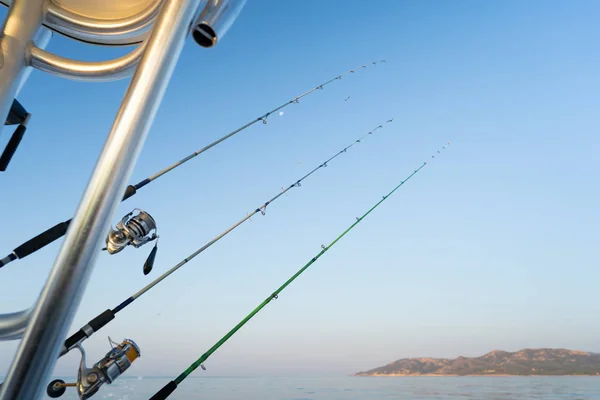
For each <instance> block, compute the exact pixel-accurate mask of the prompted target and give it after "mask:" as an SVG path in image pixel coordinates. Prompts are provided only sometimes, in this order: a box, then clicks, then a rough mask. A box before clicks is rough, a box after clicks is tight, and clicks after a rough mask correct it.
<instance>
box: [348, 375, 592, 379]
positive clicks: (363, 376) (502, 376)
mask: <svg viewBox="0 0 600 400" xmlns="http://www.w3.org/2000/svg"><path fill="white" fill-rule="evenodd" d="M350 376H353V377H359V378H365V377H366V378H368V377H395V378H397V377H419V376H422V377H438V378H439V377H498V378H507V377H513V376H515V377H524V378H528V377H532V376H543V377H557V376H560V377H565V376H590V377H598V378H600V374H594V375H592V374H556V375H544V374H529V375H516V374H465V375H458V374H352V375H350Z"/></svg>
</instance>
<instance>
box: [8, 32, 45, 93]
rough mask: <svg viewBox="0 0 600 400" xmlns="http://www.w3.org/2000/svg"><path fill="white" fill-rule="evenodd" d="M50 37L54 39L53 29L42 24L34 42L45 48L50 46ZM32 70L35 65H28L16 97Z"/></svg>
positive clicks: (40, 47)
mask: <svg viewBox="0 0 600 400" xmlns="http://www.w3.org/2000/svg"><path fill="white" fill-rule="evenodd" d="M50 39H52V31H51V30H50V29H48V28H45V27H43V26H42V27H41V28H40V30H39V31H38V33H37V34H36V35H35V36H34V38H33V43H34V44H35V46H36V47H37V48H38V49H42V50H43V49H45V48H46V46H48V42H50ZM32 70H33V67H26V68H25V71H23V75H22V76H21V81H20V82H19V87H18V88H17V91H16V92H15V97H17V96H18V95H19V93H20V92H21V89H23V86H24V85H25V82H27V78H29V75H31V71H32Z"/></svg>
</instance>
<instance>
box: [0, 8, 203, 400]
mask: <svg viewBox="0 0 600 400" xmlns="http://www.w3.org/2000/svg"><path fill="white" fill-rule="evenodd" d="M199 3H200V0H168V1H165V2H164V3H163V4H162V5H161V8H160V10H159V13H158V15H157V17H156V21H155V23H154V26H153V29H152V33H151V34H150V36H149V38H148V43H147V45H146V50H145V52H144V54H143V56H142V58H141V60H140V62H139V65H138V68H137V70H136V72H135V74H134V76H133V78H132V80H131V83H130V84H129V87H128V89H127V92H126V93H125V97H124V99H123V102H122V104H121V107H120V109H119V112H118V114H117V116H116V118H115V122H114V123H113V126H112V128H111V131H110V134H109V135H108V139H107V141H106V144H105V145H104V149H103V151H102V153H101V155H100V158H99V159H98V162H97V164H96V167H95V169H94V172H93V174H92V177H91V179H90V181H89V183H88V186H87V188H86V190H85V192H84V195H83V197H82V199H81V202H80V204H79V207H78V208H77V211H76V213H75V216H74V218H73V221H72V222H71V224H70V226H69V229H68V231H67V234H66V236H65V240H64V242H63V245H62V246H61V248H60V251H59V253H58V256H57V258H56V261H55V263H54V266H53V268H52V270H51V272H50V275H49V277H48V280H47V281H46V285H45V286H44V288H43V290H42V292H41V294H40V296H39V298H38V301H37V303H36V304H35V307H34V309H33V313H32V316H31V322H30V323H29V325H28V327H27V330H26V331H25V334H24V335H23V340H22V341H21V344H20V345H19V348H18V349H17V353H16V355H15V358H14V360H13V363H12V365H11V367H10V369H9V371H8V374H7V377H6V380H5V381H4V383H3V384H2V388H1V389H0V399H2V400H24V399H32V400H33V399H37V398H39V396H40V395H41V393H42V391H43V388H44V386H45V385H46V383H47V381H48V379H49V378H50V373H51V372H52V369H53V368H54V365H55V364H56V361H57V358H58V355H59V352H60V350H61V347H62V344H63V343H62V342H63V341H64V339H65V337H66V333H67V329H68V328H69V326H70V325H71V323H72V321H73V316H74V314H75V312H76V310H77V307H78V306H79V303H80V301H81V297H82V295H83V292H84V290H85V287H86V285H87V282H88V280H89V277H90V275H91V272H92V269H93V266H94V262H95V260H96V258H97V256H98V254H99V253H100V248H101V246H102V242H103V239H104V236H105V234H106V233H107V231H108V228H109V226H110V223H111V220H112V218H113V217H114V216H115V213H116V210H117V207H118V205H119V203H120V201H121V198H122V196H123V191H124V190H125V186H126V185H127V181H128V179H129V177H130V175H131V172H132V170H133V167H134V165H135V161H136V160H137V158H138V155H139V153H140V151H141V148H142V146H143V143H144V141H145V138H146V136H147V133H148V130H149V128H150V125H151V123H152V120H153V119H154V116H155V115H156V111H157V109H158V106H159V104H160V101H161V99H162V97H163V95H164V92H165V90H166V87H167V84H168V82H169V79H170V77H171V75H172V73H173V70H174V68H175V65H176V63H177V60H178V58H179V55H180V53H181V50H182V48H183V44H184V41H185V37H186V35H187V33H188V30H189V27H190V25H191V23H192V21H193V16H194V15H196V12H197V9H198V6H199ZM15 4H17V2H15ZM29 4H31V3H29Z"/></svg>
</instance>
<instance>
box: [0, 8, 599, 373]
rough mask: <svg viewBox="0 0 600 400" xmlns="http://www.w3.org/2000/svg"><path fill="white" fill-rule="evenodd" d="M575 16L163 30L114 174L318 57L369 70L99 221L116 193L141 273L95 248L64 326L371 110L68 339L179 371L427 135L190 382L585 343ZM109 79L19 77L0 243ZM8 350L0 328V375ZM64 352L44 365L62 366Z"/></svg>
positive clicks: (587, 214) (108, 89)
mask: <svg viewBox="0 0 600 400" xmlns="http://www.w3.org/2000/svg"><path fill="white" fill-rule="evenodd" d="M599 12H600V4H599V3H598V2H595V1H577V2H564V1H554V2H545V1H529V2H525V3H523V2H520V1H488V2H477V1H455V2H443V1H418V2H417V1H411V2H409V1H395V0H388V1H380V2H377V3H376V4H373V5H370V6H365V3H364V2H358V1H355V2H343V1H341V0H339V1H338V0H335V1H334V0H330V1H327V2H321V1H316V0H305V1H285V2H283V1H274V0H271V1H250V2H248V4H247V5H246V7H245V9H244V10H243V12H242V14H241V15H240V18H239V20H238V21H237V22H236V24H235V25H234V26H233V28H232V29H231V31H230V32H229V33H228V34H227V36H226V37H225V38H224V40H223V41H222V42H221V43H220V44H219V45H218V46H217V47H216V48H214V49H210V50H207V49H202V48H199V47H198V46H197V45H195V44H194V43H193V41H192V40H191V39H188V40H187V43H186V46H185V48H184V52H183V55H182V57H181V59H180V60H179V63H178V65H177V68H176V70H175V73H174V76H173V78H172V80H171V82H170V84H169V87H168V89H167V93H166V95H165V98H164V100H163V103H162V105H161V107H160V110H159V112H158V115H157V117H156V119H155V121H154V124H153V126H152V129H151V131H150V134H149V136H148V139H147V141H146V144H145V146H144V149H143V151H142V154H141V156H140V158H139V161H138V163H137V165H136V167H135V170H134V172H133V176H132V179H131V183H135V182H139V181H140V180H142V179H144V178H145V177H147V176H149V175H151V174H153V173H155V172H157V171H158V170H160V169H162V168H164V167H166V166H167V165H170V164H172V163H173V162H175V161H176V160H178V159H180V158H183V157H184V156H186V155H188V154H189V153H191V152H193V151H195V150H197V149H199V148H201V147H203V146H204V145H206V144H207V143H209V142H211V141H212V140H214V139H216V138H218V137H221V136H222V135H224V134H226V133H227V132H229V131H231V130H233V129H235V128H237V127H238V126H240V125H243V124H244V123H246V122H247V121H249V120H251V119H253V118H256V117H257V116H259V115H261V114H262V113H264V112H266V111H268V110H270V109H272V108H273V107H275V106H277V105H279V104H281V103H282V102H284V101H286V100H289V99H291V98H293V97H295V96H297V95H299V94H301V93H303V92H305V91H306V90H308V89H310V88H312V87H314V86H315V85H317V84H319V83H322V82H323V81H326V80H328V79H330V78H332V77H334V76H336V75H338V74H340V73H342V72H345V71H347V70H349V69H351V68H354V67H357V66H360V65H362V64H365V63H368V62H370V61H373V60H379V59H385V60H387V63H386V64H382V65H378V66H376V67H374V68H367V69H365V70H362V71H360V72H359V73H356V74H353V75H351V76H348V77H347V78H345V79H343V80H342V81H340V82H335V83H333V84H331V85H329V86H328V87H327V88H326V90H323V91H320V92H317V93H314V94H311V95H310V96H308V97H306V98H305V99H303V100H302V101H301V102H300V104H297V105H292V106H290V107H288V108H286V109H285V113H284V115H282V116H278V115H276V116H272V117H271V118H270V119H269V123H268V124H267V125H263V124H256V125H255V126H253V127H252V128H250V129H248V130H247V131H245V132H244V133H242V134H240V135H239V136H236V137H234V138H232V139H229V140H228V141H226V142H225V143H223V144H221V145H219V146H218V147H215V148H213V149H212V150H210V151H208V152H206V153H205V154H203V155H201V156H200V157H198V158H196V159H195V160H193V161H190V162H189V163H187V164H186V165H185V166H183V167H181V168H178V169H177V170H175V171H174V172H172V173H170V174H168V175H166V176H164V177H162V178H160V179H159V180H157V181H156V182H155V183H153V184H152V185H149V186H147V187H146V188H144V189H143V190H141V191H140V192H139V194H138V195H137V196H135V197H134V198H132V199H130V200H128V201H127V202H125V203H123V204H122V205H121V206H120V208H119V211H118V215H117V216H115V219H114V223H116V222H117V221H118V219H119V218H120V217H121V216H122V215H124V214H126V213H127V212H129V211H130V210H131V209H132V208H134V207H139V208H143V209H145V210H147V211H148V212H150V213H151V214H152V215H153V216H154V218H155V219H156V220H157V223H158V226H159V233H160V235H161V239H160V245H159V252H158V255H157V259H156V264H155V269H154V271H153V272H152V273H151V274H150V275H148V276H144V275H143V274H142V265H143V263H144V260H145V258H146V256H147V255H148V253H149V251H150V249H151V246H147V247H143V248H141V249H137V250H136V249H133V248H128V249H126V250H125V251H123V252H122V253H120V254H118V255H113V256H109V255H108V254H106V253H104V254H101V255H100V256H99V257H98V261H97V263H96V266H95V269H94V272H93V276H92V279H91V281H90V284H89V285H88V289H87V291H86V293H85V295H84V297H83V300H82V303H81V305H80V307H79V311H78V312H77V315H76V317H75V320H74V323H73V326H72V327H71V329H70V332H73V331H74V330H75V329H78V328H79V327H80V326H81V325H82V324H84V323H85V322H87V321H88V320H89V319H90V318H92V317H94V316H95V315H97V314H98V313H99V312H101V311H103V310H105V309H106V308H112V307H114V306H116V305H117V304H119V303H120V302H121V301H122V300H124V299H125V298H127V297H128V296H130V295H131V294H133V293H134V292H136V291H137V290H139V289H140V288H141V287H143V286H144V285H145V284H147V283H148V282H150V280H152V279H153V278H155V277H157V276H158V274H159V273H162V272H163V271H165V270H167V269H169V268H170V267H172V266H173V265H174V264H176V263H177V262H179V261H180V260H182V259H183V258H185V257H186V256H188V255H189V254H191V253H192V252H194V251H195V250H196V249H197V248H199V247H200V246H201V245H202V244H204V243H205V242H207V241H208V240H210V239H211V238H212V237H214V236H215V235H217V234H218V233H220V232H221V231H223V230H224V229H226V228H227V227H229V226H230V225H231V224H233V223H234V222H236V221H237V220H239V219H240V218H242V217H243V216H245V215H246V212H248V211H252V210H254V209H255V208H256V206H258V205H260V204H262V202H264V201H265V200H267V199H269V198H270V197H272V196H273V195H274V194H276V193H277V192H278V191H279V190H280V188H281V187H282V186H287V185H289V184H291V183H292V182H294V181H295V180H296V179H298V178H299V177H301V176H302V175H304V174H305V173H306V172H308V171H309V170H311V169H312V168H314V167H315V166H316V165H318V164H319V163H321V162H322V161H323V160H325V159H327V158H328V157H329V156H331V155H332V154H334V153H335V152H337V151H339V150H340V149H342V148H343V147H344V146H346V145H347V144H349V143H351V142H352V141H353V140H354V139H356V138H357V137H360V136H362V135H363V134H364V133H365V132H367V131H369V130H371V129H372V128H374V127H375V126H377V125H379V124H380V123H382V122H384V121H386V120H387V119H390V118H394V122H393V124H389V125H388V126H387V127H386V128H385V130H381V131H380V133H378V134H377V135H376V136H373V137H369V138H368V140H365V141H364V143H361V145H360V146H356V147H353V148H352V149H351V150H349V151H348V153H347V154H345V155H343V156H342V157H339V158H337V159H336V160H335V161H333V162H332V163H331V164H330V166H329V168H327V169H324V170H321V171H319V172H318V173H317V174H315V175H313V176H312V177H311V178H309V180H307V181H306V182H305V184H303V185H302V187H301V188H300V189H294V190H292V191H290V192H289V193H288V194H287V195H286V196H284V197H283V198H282V199H280V200H278V201H277V202H276V203H273V205H272V206H270V207H269V209H268V212H267V215H266V216H265V217H263V216H260V215H258V216H256V217H254V218H253V222H251V223H246V224H244V225H243V226H241V227H240V228H238V229H236V230H235V231H234V232H233V233H232V234H230V235H228V236H227V237H226V238H225V239H223V240H222V241H220V242H219V243H217V244H216V245H214V246H213V247H211V248H210V249H209V250H207V251H206V252H205V253H203V254H202V255H200V256H199V257H197V258H196V259H194V260H193V261H192V262H190V263H189V264H188V265H187V266H185V267H184V268H182V269H181V270H179V271H178V272H176V273H175V274H174V275H173V276H171V277H170V278H168V279H167V280H166V281H165V282H164V283H162V284H160V285H159V286H157V287H156V288H155V289H153V290H152V291H151V292H149V293H148V294H146V295H144V296H143V297H142V298H140V299H139V300H138V301H136V303H135V304H133V305H131V306H130V307H128V308H127V309H126V310H124V311H123V312H121V313H120V314H119V315H118V316H117V318H116V320H114V321H113V322H112V323H111V324H110V325H109V326H107V327H106V328H104V329H103V330H102V331H101V332H100V333H98V334H96V335H95V336H94V337H93V338H92V339H91V340H89V341H88V342H86V347H87V348H88V351H89V353H90V355H89V360H90V362H92V360H93V361H96V360H97V359H99V358H100V357H102V356H103V355H104V354H105V352H106V351H107V350H108V349H109V347H108V341H107V339H106V336H107V335H110V336H111V337H112V338H113V339H115V340H117V339H122V338H123V337H127V338H131V339H134V340H135V341H136V342H137V343H138V344H139V345H140V347H141V349H142V358H141V359H140V360H139V361H138V362H137V363H136V364H135V365H134V366H133V367H132V369H131V370H130V371H131V372H128V373H130V374H132V375H157V374H159V375H174V374H177V373H179V372H181V371H182V370H183V369H185V368H187V366H188V365H189V364H191V363H192V362H193V361H194V360H195V359H196V358H197V357H198V356H200V355H201V354H202V353H204V351H206V350H207V349H208V348H209V347H210V346H211V345H212V344H214V342H216V341H217V340H218V339H219V338H220V337H221V336H222V335H223V334H224V333H226V332H227V331H228V330H229V329H230V328H231V327H233V325H235V324H236V323H237V322H238V321H239V320H240V319H241V318H243V317H244V316H245V315H246V314H247V313H248V312H250V311H251V310H252V309H253V308H254V307H255V306H256V305H258V304H259V303H260V302H261V301H262V300H263V299H264V298H265V297H266V296H267V295H268V294H269V293H271V291H272V290H274V289H275V288H276V287H278V286H279V285H280V284H281V283H283V282H284V281H285V280H286V279H287V278H288V277H289V276H290V275H292V274H293V273H294V272H295V271H296V270H297V269H298V268H300V267H301V266H302V265H303V264H304V263H305V262H306V261H308V260H309V259H310V258H312V257H313V256H314V255H315V254H316V253H317V252H318V251H319V250H320V246H321V244H326V243H329V242H330V241H331V240H333V239H334V238H335V237H336V236H337V235H338V234H339V233H340V232H341V231H342V230H344V229H345V228H346V227H347V226H348V225H350V224H351V223H352V222H353V221H354V218H355V217H356V216H358V215H360V214H362V213H363V212H365V211H366V210H367V209H368V208H370V207H371V206H372V204H373V203H374V202H376V201H378V200H379V199H380V198H381V196H382V195H383V194H385V193H387V192H388V191H389V190H390V189H391V188H392V187H394V186H395V185H396V184H397V182H398V181H399V180H401V179H403V178H404V177H405V176H406V175H408V174H409V173H410V172H411V171H412V170H413V169H414V168H416V167H418V166H419V165H420V164H421V163H422V162H423V161H424V160H426V159H428V158H429V157H430V155H431V154H432V153H433V152H435V151H436V150H437V149H438V148H439V147H441V146H442V145H443V144H444V143H445V142H446V141H448V140H451V141H452V145H451V146H450V148H449V149H448V150H447V151H446V152H445V153H444V154H443V156H442V157H440V158H438V159H436V160H435V162H434V163H432V164H431V165H430V166H428V167H426V168H425V169H424V170H423V171H422V172H421V173H419V174H418V175H417V176H415V178H414V179H412V180H411V181H410V182H409V183H408V184H407V185H405V186H404V187H403V188H401V189H400V190H399V191H398V192H397V193H396V194H395V195H394V197H392V198H390V199H389V201H387V202H385V203H384V204H383V205H382V206H381V207H380V208H378V209H377V210H376V211H375V212H374V213H372V214H371V215H370V216H369V217H368V218H367V219H365V220H364V221H363V222H362V223H361V224H359V226H358V227H357V229H355V230H354V231H352V232H351V233H350V234H349V235H347V236H346V237H345V238H344V239H343V240H342V241H340V242H339V243H338V244H337V245H336V246H335V247H334V248H333V249H332V250H331V251H330V252H328V253H327V254H326V255H325V256H324V257H322V258H321V260H320V261H319V262H318V263H317V264H315V265H314V266H313V267H311V268H310V269H309V270H308V271H307V272H306V273H305V275H303V276H302V277H300V278H299V279H298V280H297V281H296V282H294V283H293V284H292V285H291V286H290V287H289V288H288V289H286V290H285V291H284V292H283V293H282V294H281V296H280V297H279V299H278V300H277V301H275V302H273V303H271V304H270V305H269V306H268V307H267V308H266V309H265V310H264V311H263V312H261V313H260V314H259V315H258V316H257V317H256V318H255V319H254V320H253V321H251V322H250V323H249V324H248V325H247V326H246V327H244V328H243V329H242V330H241V331H240V332H239V333H238V334H237V335H236V336H234V337H233V338H232V339H231V340H230V342H228V343H227V344H226V345H224V346H223V347H222V349H220V350H218V351H217V352H216V353H215V354H214V355H213V357H212V358H211V359H210V360H209V361H208V362H207V363H206V366H207V368H208V371H206V372H202V371H198V372H197V373H196V375H199V374H204V375H302V374H315V373H316V374H349V373H352V372H355V371H358V370H364V369H367V368H371V367H375V366H378V365H381V364H384V363H387V362H390V361H393V360H395V359H398V358H402V357H413V356H433V357H455V356H458V355H465V356H476V355H480V354H482V353H485V352H487V351H489V350H492V349H504V350H516V349H520V348H523V347H566V348H573V349H581V350H588V351H600V345H599V344H598V340H597V338H598V337H599V335H600V317H599V315H600V302H598V296H597V282H598V279H599V278H600V273H599V272H598V268H597V267H598V265H599V257H598V252H597V250H596V249H597V246H598V244H597V243H598V232H597V227H598V225H599V224H600V212H599V211H598V204H599V202H600V189H598V185H597V183H598V171H599V168H600V161H598V155H599V154H600V139H599V138H598V137H599V135H598V132H599V128H600V122H599V119H598V109H599V107H600V98H599V96H598V93H600V77H599V75H598V71H599V70H600V55H599V54H598V52H597V51H596V49H597V43H598V40H599V39H600V28H599V27H598V25H597V21H596V20H597V18H596V16H597V15H598V13H599ZM3 15H4V14H3ZM48 49H49V50H51V51H53V52H57V53H59V54H61V55H64V56H70V57H78V58H81V59H86V60H98V59H106V58H109V57H114V56H117V55H120V54H123V53H124V52H125V49H104V48H89V47H88V46H86V45H83V44H79V43H72V42H70V41H69V40H67V39H65V38H62V37H57V36H55V37H54V38H53V39H52V41H51V42H50V45H49V47H48ZM127 84H128V81H127V80H124V81H119V82H113V83H107V84H90V83H81V82H73V81H67V80H63V79H60V78H57V77H51V76H47V75H44V74H42V73H39V72H37V71H34V72H33V73H32V75H31V77H30V78H29V81H28V83H27V85H26V86H25V87H24V89H23V91H22V93H21V95H20V100H21V101H22V103H23V104H24V105H25V106H26V107H27V108H28V109H29V110H30V111H31V112H32V113H33V117H32V119H31V122H30V125H29V126H30V127H29V130H28V132H27V136H26V138H25V140H24V142H23V144H22V146H21V148H20V150H19V152H18V153H17V155H16V156H15V158H14V159H13V162H12V163H11V165H10V168H9V170H8V172H6V173H3V174H2V176H1V178H0V179H1V184H2V188H3V189H2V193H3V195H2V197H1V198H2V200H1V205H2V207H0V217H1V221H2V223H3V226H4V227H5V228H4V229H2V230H0V244H1V249H0V253H2V254H1V255H2V256H4V253H6V254H8V253H9V252H10V251H11V250H12V249H13V248H14V247H15V246H17V245H19V244H20V243H22V242H23V241H24V240H26V239H29V238H30V237H31V236H32V235H34V234H37V233H38V232H39V231H41V230H43V229H46V228H48V227H50V226H51V225H53V224H55V223H57V222H59V221H62V220H65V219H68V218H69V217H70V216H72V214H73V212H74V210H75V208H76V206H77V204H78V203H79V200H80V196H81V194H82V191H83V190H84V188H85V186H86V184H87V181H88V179H89V176H90V174H91V172H92V170H93V167H94V165H95V162H96V160H97V157H98V155H99V152H100V149H101V147H102V145H103V143H104V141H105V139H106V135H107V133H108V130H109V129H110V126H111V124H112V122H113V119H114V115H115V113H116V111H117V109H118V106H119V102H120V99H121V98H122V96H123V94H124V91H125V90H126V87H127ZM348 96H351V99H350V100H348V101H347V102H344V99H346V98H347V97H348ZM60 115H64V117H57V116H60ZM8 137H9V134H8V130H5V131H4V132H3V134H2V136H0V142H1V143H0V144H1V145H4V143H6V141H7V140H8ZM59 246H60V242H56V243H54V244H52V245H51V246H48V247H46V248H45V249H44V250H42V251H39V252H38V253H36V254H35V255H32V256H29V257H27V258H26V259H23V260H21V261H18V262H15V263H13V264H11V265H10V266H7V267H6V268H3V269H2V270H1V271H0V274H1V275H2V278H1V279H0V293H2V299H3V301H2V302H0V311H2V312H8V311H14V310H15V309H16V308H24V307H27V306H29V305H30V304H31V302H32V301H33V299H34V298H35V296H37V294H38V293H39V290H40V289H41V288H42V285H43V283H44V282H45V279H46V277H47V274H48V272H49V271H50V268H51V266H52V264H53V261H54V258H55V256H56V254H57V251H58V249H59ZM16 347H17V342H8V343H6V342H3V343H0V374H2V373H3V372H4V371H6V370H7V369H8V365H9V363H10V359H11V357H12V355H13V354H14V351H15V349H16ZM77 357H78V356H77V354H76V353H75V352H73V353H72V354H69V355H68V356H66V357H64V358H62V359H61V360H60V361H59V362H58V364H57V369H56V372H57V373H58V374H75V373H76V368H77V362H78V361H77Z"/></svg>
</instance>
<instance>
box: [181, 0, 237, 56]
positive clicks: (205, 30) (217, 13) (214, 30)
mask: <svg viewBox="0 0 600 400" xmlns="http://www.w3.org/2000/svg"><path fill="white" fill-rule="evenodd" d="M245 4H246V0H208V1H207V2H206V5H205V6H204V7H203V8H202V12H200V15H199V16H198V18H196V20H195V21H194V24H193V25H192V37H193V38H194V40H195V41H196V43H198V45H200V46H202V47H213V46H215V45H216V44H217V42H218V41H219V40H221V39H222V37H223V36H224V35H225V33H227V31H228V30H229V28H231V25H233V23H234V22H235V20H236V19H237V17H238V15H239V14H240V11H242V8H244V5H245Z"/></svg>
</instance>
